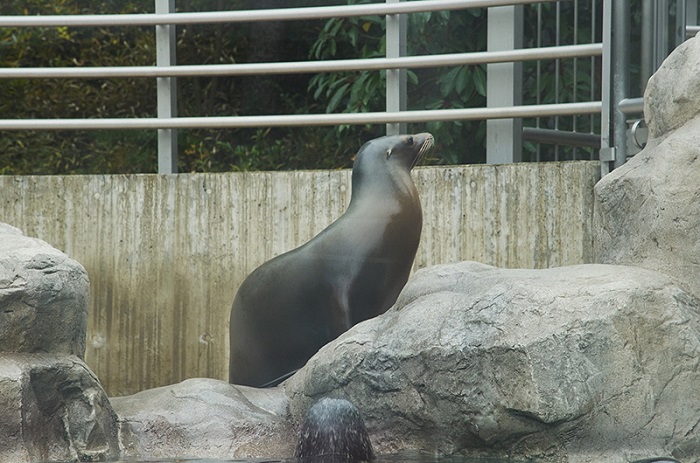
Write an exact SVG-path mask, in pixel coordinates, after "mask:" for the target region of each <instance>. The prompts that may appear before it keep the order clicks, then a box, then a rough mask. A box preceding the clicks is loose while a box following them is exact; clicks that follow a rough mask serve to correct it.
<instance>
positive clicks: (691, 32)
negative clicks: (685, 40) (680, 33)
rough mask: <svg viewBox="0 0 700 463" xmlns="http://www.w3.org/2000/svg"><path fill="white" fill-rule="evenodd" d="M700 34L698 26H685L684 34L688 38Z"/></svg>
mask: <svg viewBox="0 0 700 463" xmlns="http://www.w3.org/2000/svg"><path fill="white" fill-rule="evenodd" d="M698 32H700V26H685V33H686V35H687V36H688V37H695V35H696V34H697V33H698Z"/></svg>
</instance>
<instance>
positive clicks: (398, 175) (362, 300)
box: [230, 134, 433, 386]
mask: <svg viewBox="0 0 700 463" xmlns="http://www.w3.org/2000/svg"><path fill="white" fill-rule="evenodd" d="M432 144H433V137H432V136H431V135H430V134H418V135H402V136H392V137H382V138H378V139H375V140H372V141H370V142H367V143H366V144H365V145H364V146H363V147H362V148H361V149H360V151H359V152H358V154H357V156H356V158H355V163H354V166H353V171H352V198H351V201H350V205H349V206H348V209H347V210H346V211H345V214H343V216H342V217H340V218H339V219H338V220H336V221H335V222H333V223H332V224H331V225H329V226H328V227H327V228H326V229H325V230H323V231H322V232H321V233H319V234H318V235H316V236H315V237H314V238H313V239H311V240H310V241H309V242H307V243H306V244H304V245H302V246H300V247H298V248H297V249H294V250H292V251H289V252H287V253H285V254H282V255H280V256H277V257H275V258H274V259H271V260H270V261H268V262H266V263H265V264H263V265H261V266H260V267H259V268H257V269H256V270H255V271H253V273H251V274H250V275H249V276H248V278H246V280H245V281H244V282H243V284H242V285H241V287H240V288H239V290H238V293H237V294H236V297H235V299H234V302H233V308H232V310H231V321H230V336H231V363H230V382H232V383H235V384H244V385H249V386H264V385H270V382H273V383H274V381H275V380H276V379H277V378H280V377H283V376H285V375H288V374H289V372H293V371H294V370H296V369H298V368H301V367H302V366H303V365H304V364H305V363H306V361H307V360H308V359H309V358H311V356H313V355H314V354H315V353H316V352H317V351H318V350H319V349H320V348H321V347H322V346H323V345H325V344H326V343H328V342H329V341H331V340H333V339H335V338H336V337H337V336H338V335H340V334H341V333H343V332H344V331H346V330H347V329H349V328H350V327H351V326H353V325H355V324H356V323H359V322H361V321H363V320H367V319H368V318H371V317H374V316H377V315H379V314H382V313H384V312H385V311H386V310H387V309H388V308H389V307H391V305H392V304H393V303H394V302H395V301H396V298H397V297H398V295H399V292H400V291H401V289H402V288H403V287H404V285H405V284H406V280H407V279H408V276H409V273H410V271H411V266H412V265H413V259H414V258H415V255H416V250H417V248H418V242H419V240H420V233H421V227H422V220H423V219H422V210H421V205H420V199H419V198H418V191H417V190H416V187H415V185H414V184H413V180H412V179H411V175H410V171H411V169H412V168H413V166H414V165H415V164H416V163H417V162H418V161H419V160H420V158H421V157H422V156H423V155H424V154H425V153H426V152H427V151H428V150H429V149H430V148H431V147H432Z"/></svg>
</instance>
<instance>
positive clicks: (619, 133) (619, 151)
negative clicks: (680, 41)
mask: <svg viewBox="0 0 700 463" xmlns="http://www.w3.org/2000/svg"><path fill="white" fill-rule="evenodd" d="M613 8H614V10H613V24H614V27H613V34H612V40H613V60H612V71H613V75H612V78H613V87H612V92H613V100H612V103H613V108H612V114H613V125H614V128H615V129H614V133H613V141H614V144H615V161H614V166H615V167H620V166H621V165H623V164H624V163H625V162H626V161H627V117H626V116H625V114H624V113H623V112H622V111H620V110H619V108H618V107H617V105H618V103H620V101H622V100H624V99H625V98H627V97H628V94H629V77H630V52H629V42H630V0H615V1H614V2H613ZM666 11H668V10H666Z"/></svg>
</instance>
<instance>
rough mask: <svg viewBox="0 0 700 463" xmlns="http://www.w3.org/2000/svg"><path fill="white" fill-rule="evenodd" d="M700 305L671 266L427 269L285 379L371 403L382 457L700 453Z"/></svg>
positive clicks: (295, 402) (303, 400) (315, 392)
mask: <svg viewBox="0 0 700 463" xmlns="http://www.w3.org/2000/svg"><path fill="white" fill-rule="evenodd" d="M698 359H700V301H699V300H698V299H696V298H694V297H692V296H691V295H690V294H688V293H687V292H685V291H683V290H682V289H681V288H679V287H677V286H676V285H674V284H673V282H672V281H671V280H670V279H669V278H667V277H665V276H663V275H661V274H659V273H656V272H652V271H648V270H643V269H637V268H631V267H621V266H607V265H581V266H573V267H563V268H554V269H548V270H508V269H498V268H494V267H490V266H486V265H483V264H479V263H475V262H462V263H458V264H452V265H440V266H435V267H431V268H428V269H424V270H421V271H419V272H417V273H416V274H415V275H414V276H413V278H412V279H411V280H410V281H409V283H408V285H407V286H406V288H405V289H404V291H403V292H402V294H401V296H400V297H399V300H398V301H397V303H396V305H395V307H394V308H392V309H391V310H390V311H389V312H387V313H386V314H385V315H383V316H381V317H377V318H375V319H373V320H370V321H367V322H364V323H362V324H360V325H358V326H356V327H355V328H353V329H352V330H350V331H349V332H348V333H347V334H345V335H343V336H341V337H340V338H339V339H337V340H336V341H334V342H332V343H330V344H329V345H327V346H326V347H324V348H323V349H322V350H321V351H320V352H319V353H318V354H317V355H316V356H315V357H314V358H312V359H311V360H310V361H309V363H308V364H307V365H306V367H305V368H303V369H302V370H301V371H300V372H299V373H297V375H295V376H294V377H292V378H291V379H290V380H288V381H287V383H286V384H285V388H286V391H287V393H288V395H289V396H290V407H291V410H292V413H293V415H294V416H295V418H296V419H297V420H298V419H299V417H300V416H302V415H303V413H305V410H306V409H307V408H308V407H309V405H310V404H311V403H312V401H313V400H315V399H317V398H319V397H323V396H331V397H333V396H337V397H342V398H346V399H348V400H350V401H352V402H353V403H355V404H356V405H357V406H358V408H359V409H360V410H361V412H362V414H363V416H364V418H365V420H366V421H367V425H368V428H369V429H370V433H371V435H372V436H373V439H374V444H375V446H376V447H377V450H378V452H380V453H381V452H387V451H394V450H401V449H407V448H413V449H415V448H419V449H430V450H436V451H439V452H445V453H453V452H466V453H471V454H482V455H489V456H500V457H519V458H524V457H541V458H547V461H571V462H573V461H580V462H584V461H585V462H599V461H607V462H614V461H630V460H632V459H634V458H635V457H636V458H642V457H649V456H653V455H664V454H666V455H668V454H673V455H676V456H677V457H680V458H681V459H683V457H687V456H688V455H695V456H698V455H700V435H698V431H697V428H698V425H699V424H700V418H699V417H700V395H698V394H697V384H699V382H700V368H699V367H698V363H699V360H698Z"/></svg>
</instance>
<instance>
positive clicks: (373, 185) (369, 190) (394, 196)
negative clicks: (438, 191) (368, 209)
mask: <svg viewBox="0 0 700 463" xmlns="http://www.w3.org/2000/svg"><path fill="white" fill-rule="evenodd" d="M365 201H367V202H371V203H372V204H375V206H380V205H381V204H382V203H386V204H388V205H396V204H399V205H401V206H409V207H412V206H414V205H415V204H416V203H418V205H420V199H419V198H418V191H417V190H416V187H415V185H414V183H413V179H411V173H410V171H408V170H403V169H398V168H397V169H393V170H392V169H387V168H386V166H380V167H379V168H377V169H362V170H360V169H355V170H354V171H353V174H352V196H351V198H350V206H349V209H351V208H353V207H354V206H355V205H356V204H359V203H363V202H365Z"/></svg>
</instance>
